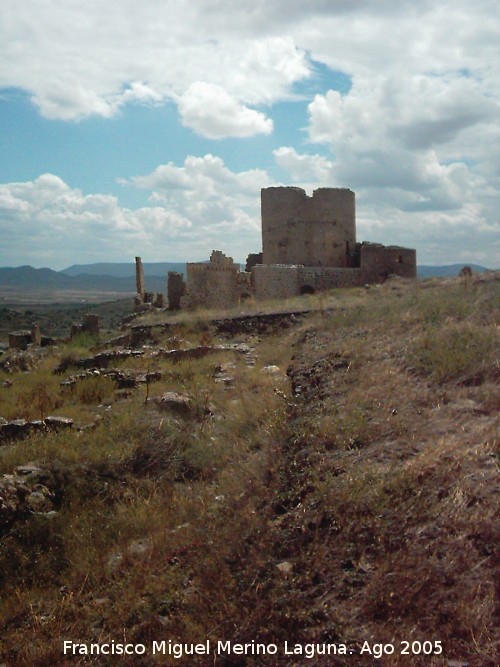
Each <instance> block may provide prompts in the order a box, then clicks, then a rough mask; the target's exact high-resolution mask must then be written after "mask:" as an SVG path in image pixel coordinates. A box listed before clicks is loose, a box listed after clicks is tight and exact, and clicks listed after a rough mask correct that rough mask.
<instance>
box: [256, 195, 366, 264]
mask: <svg viewBox="0 0 500 667" xmlns="http://www.w3.org/2000/svg"><path fill="white" fill-rule="evenodd" d="M261 212H262V244H263V258H262V263H263V264H303V265H304V266H320V267H346V266H348V260H347V254H348V253H349V252H351V251H352V249H353V248H354V247H355V244H356V213H355V198H354V192H352V190H348V189H345V188H320V189H319V190H315V191H314V193H313V196H312V197H308V196H307V194H306V193H305V191H304V190H303V189H302V188H296V187H286V188H283V187H279V188H264V189H263V190H262V191H261Z"/></svg>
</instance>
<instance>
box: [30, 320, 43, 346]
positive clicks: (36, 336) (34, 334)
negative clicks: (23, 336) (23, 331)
mask: <svg viewBox="0 0 500 667" xmlns="http://www.w3.org/2000/svg"><path fill="white" fill-rule="evenodd" d="M31 342H32V343H33V344H34V345H41V344H42V334H41V332H40V325H39V324H33V326H32V327H31Z"/></svg>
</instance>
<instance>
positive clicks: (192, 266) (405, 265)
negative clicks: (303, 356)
mask: <svg viewBox="0 0 500 667" xmlns="http://www.w3.org/2000/svg"><path fill="white" fill-rule="evenodd" d="M261 212H262V253H258V254H254V255H249V256H248V259H247V263H246V266H245V271H240V270H239V265H238V264H235V263H234V261H233V259H232V258H231V257H226V255H224V254H223V253H222V252H221V251H218V250H214V251H213V252H212V255H211V257H210V261H209V262H191V263H188V264H187V265H186V272H187V282H186V285H185V286H182V287H177V290H174V289H172V285H173V284H174V283H176V284H177V285H179V274H169V302H171V303H169V307H170V308H172V307H173V308H176V307H178V306H180V305H182V307H197V306H203V307H206V308H228V307H231V306H234V305H237V304H238V303H240V302H241V301H242V300H244V299H246V298H249V297H253V298H255V299H256V300H264V299H282V298H287V297H292V296H297V295H299V294H313V293H315V292H318V291H322V290H328V289H331V288H334V287H354V286H357V285H364V284H366V283H377V282H383V281H384V280H385V279H386V278H387V277H388V276H390V275H397V276H401V277H403V278H415V277H416V252H415V250H413V249H410V248H401V247H399V246H384V245H381V244H379V243H367V242H362V243H359V242H357V241H356V209H355V195H354V192H352V190H349V189H347V188H320V189H318V190H315V191H314V192H313V195H312V197H309V196H308V195H307V194H306V192H305V191H304V190H303V189H302V188H298V187H272V188H264V189H263V190H262V191H261ZM171 283H172V285H171ZM179 290H180V292H179ZM171 293H172V294H173V296H171ZM174 301H175V305H174Z"/></svg>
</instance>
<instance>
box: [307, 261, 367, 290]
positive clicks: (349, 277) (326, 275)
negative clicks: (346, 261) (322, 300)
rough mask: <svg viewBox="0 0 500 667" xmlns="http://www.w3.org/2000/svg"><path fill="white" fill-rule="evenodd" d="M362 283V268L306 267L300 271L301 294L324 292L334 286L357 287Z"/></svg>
mask: <svg viewBox="0 0 500 667" xmlns="http://www.w3.org/2000/svg"><path fill="white" fill-rule="evenodd" d="M362 283H363V277H362V274H361V270H360V269H350V268H341V269H335V268H333V269H332V268H311V267H304V268H303V269H301V270H300V272H299V294H308V293H311V292H312V291H314V292H322V291H324V290H329V289H333V288H334V287H355V286H356V285H361V284H362Z"/></svg>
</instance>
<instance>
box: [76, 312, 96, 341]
mask: <svg viewBox="0 0 500 667" xmlns="http://www.w3.org/2000/svg"><path fill="white" fill-rule="evenodd" d="M81 333H84V334H88V335H89V336H92V338H98V337H99V315H94V314H87V315H84V316H83V321H82V322H80V323H79V324H73V325H72V326H71V331H70V334H69V337H70V338H74V337H75V336H77V335H78V334H81Z"/></svg>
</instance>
